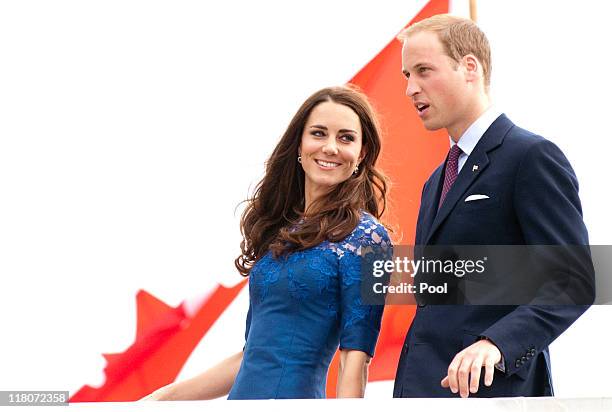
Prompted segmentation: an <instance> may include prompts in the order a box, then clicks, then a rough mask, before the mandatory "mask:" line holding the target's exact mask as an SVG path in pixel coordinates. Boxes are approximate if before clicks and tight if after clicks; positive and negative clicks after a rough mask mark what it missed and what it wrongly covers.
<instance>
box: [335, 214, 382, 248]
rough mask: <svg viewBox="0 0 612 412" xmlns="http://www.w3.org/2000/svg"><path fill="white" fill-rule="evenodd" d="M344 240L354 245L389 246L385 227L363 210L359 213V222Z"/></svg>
mask: <svg viewBox="0 0 612 412" xmlns="http://www.w3.org/2000/svg"><path fill="white" fill-rule="evenodd" d="M345 241H346V242H349V243H351V244H354V245H355V246H376V245H378V246H383V247H385V246H391V240H390V238H389V233H388V232H387V228H386V227H385V226H384V225H383V224H382V223H381V222H379V221H378V219H376V218H375V217H374V216H372V215H371V214H370V213H368V212H366V211H364V210H362V211H361V213H360V216H359V223H357V226H355V229H353V231H352V232H351V234H350V235H349V236H347V238H346V239H345Z"/></svg>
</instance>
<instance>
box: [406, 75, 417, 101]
mask: <svg viewBox="0 0 612 412" xmlns="http://www.w3.org/2000/svg"><path fill="white" fill-rule="evenodd" d="M420 91H421V88H420V87H419V85H418V84H417V82H416V81H415V80H412V79H410V78H409V79H408V85H407V86H406V96H408V97H413V96H414V95H415V94H417V93H419V92H420Z"/></svg>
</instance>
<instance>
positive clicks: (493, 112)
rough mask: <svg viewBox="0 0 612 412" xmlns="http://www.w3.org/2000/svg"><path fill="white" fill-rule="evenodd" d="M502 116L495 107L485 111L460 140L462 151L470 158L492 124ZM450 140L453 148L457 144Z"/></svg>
mask: <svg viewBox="0 0 612 412" xmlns="http://www.w3.org/2000/svg"><path fill="white" fill-rule="evenodd" d="M501 114H502V112H501V111H499V110H498V109H497V108H496V107H495V106H491V107H489V108H488V109H487V110H485V111H484V113H482V114H481V115H480V117H479V118H478V119H476V121H475V122H474V123H472V124H471V125H470V127H468V128H467V130H466V131H465V132H464V133H463V135H461V137H460V138H459V142H458V143H457V144H458V145H459V148H460V149H461V151H463V153H465V154H466V155H468V156H469V155H470V154H471V153H472V151H473V150H474V148H475V147H476V144H478V141H479V140H480V138H481V137H482V136H483V135H484V134H485V132H486V131H487V129H488V128H489V127H490V126H491V124H493V122H494V121H495V119H497V118H498V117H499V116H500V115H501ZM449 140H450V145H451V147H453V146H454V145H455V142H454V141H453V139H451V138H450V136H449Z"/></svg>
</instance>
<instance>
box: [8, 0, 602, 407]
mask: <svg viewBox="0 0 612 412" xmlns="http://www.w3.org/2000/svg"><path fill="white" fill-rule="evenodd" d="M425 3H426V1H423V0H420V1H407V0H404V1H386V2H385V1H381V2H377V3H376V4H375V3H374V2H371V1H355V0H352V1H349V0H334V1H324V0H310V1H308V2H300V3H298V2H275V1H271V0H270V1H261V2H248V1H227V2H200V1H182V2H171V1H147V2H144V1H125V0H122V1H110V0H109V1H104V2H94V1H53V2H48V1H27V0H21V1H1V2H0V280H1V282H2V283H1V286H0V314H1V315H0V316H1V318H0V320H1V321H2V322H1V325H0V327H1V330H2V335H1V339H0V389H2V390H34V389H38V390H70V391H71V392H74V391H76V390H78V389H79V388H80V387H81V385H83V384H86V383H87V384H93V385H97V384H101V383H102V382H103V377H102V369H103V367H104V363H105V362H104V360H103V359H102V357H101V355H100V354H101V353H103V352H104V353H108V352H121V351H123V350H125V349H126V348H127V346H128V345H130V344H131V343H132V342H133V339H134V333H135V294H136V292H137V291H138V290H139V289H145V290H147V291H149V292H151V293H153V294H154V295H156V296H158V297H159V298H161V299H163V300H164V301H165V302H167V303H168V304H170V305H173V306H175V305H177V304H179V303H180V302H181V301H183V300H185V299H187V300H191V301H194V300H197V298H198V297H200V296H201V295H202V294H204V293H206V292H207V291H209V290H210V288H211V287H212V286H213V285H215V284H216V282H224V283H225V284H228V285H231V284H234V283H235V282H237V281H239V280H240V278H239V276H238V275H237V273H236V271H235V270H234V268H233V259H234V258H235V256H236V255H237V253H238V250H239V249H238V243H239V240H240V237H239V231H238V216H239V212H235V207H236V206H237V204H238V203H239V202H240V201H241V200H243V199H244V198H245V197H246V195H247V193H248V192H249V189H250V188H252V186H253V185H254V184H255V183H256V182H257V181H258V179H259V177H260V176H261V173H262V170H263V162H264V161H265V159H266V157H267V156H268V155H269V154H270V153H271V150H272V148H273V147H274V145H275V143H276V141H277V139H278V138H279V136H280V135H281V133H282V132H283V130H284V128H285V127H286V125H287V123H288V121H289V119H290V117H291V116H292V115H293V113H294V112H295V110H297V107H298V106H299V104H300V103H301V102H302V101H303V100H304V99H305V98H306V97H307V96H308V95H310V94H311V93H312V92H313V91H315V90H317V89H319V88H321V87H324V86H328V85H335V84H342V83H344V82H346V81H347V80H349V79H350V78H351V77H352V76H353V75H354V74H355V73H356V72H357V71H358V70H359V69H361V67H363V66H364V65H365V64H366V63H367V62H368V61H369V60H370V59H371V58H373V57H374V56H375V54H376V53H377V52H378V51H379V50H380V49H382V48H383V47H384V46H385V45H386V44H387V42H388V41H389V40H391V39H392V38H394V36H395V35H396V34H397V32H399V30H400V29H401V28H402V27H403V26H404V25H405V24H406V23H408V22H409V21H410V20H411V19H412V18H413V17H414V16H415V14H416V13H417V12H418V10H420V8H421V7H422V6H423V5H424V4H425ZM478 3H479V9H478V12H479V16H478V17H479V24H480V25H481V27H482V28H483V29H484V31H485V32H486V33H487V34H488V36H489V39H490V42H491V44H492V48H493V59H494V61H493V79H492V96H493V99H494V101H495V103H496V104H497V105H498V106H499V107H500V108H501V109H502V110H504V111H505V112H506V113H507V114H508V115H509V117H510V118H511V119H512V120H513V121H514V122H515V123H517V124H519V125H521V126H522V127H524V128H527V129H530V130H532V131H534V132H536V133H539V134H542V135H544V136H546V137H548V138H549V139H550V140H552V141H554V142H555V143H557V144H558V145H559V146H560V147H561V148H562V149H563V150H564V152H565V153H566V155H567V157H568V158H569V160H570V161H571V163H572V165H573V166H574V168H575V171H576V174H577V176H578V179H579V181H580V184H581V197H582V201H583V209H584V218H585V221H586V223H587V226H588V228H589V232H590V237H591V243H592V244H612V233H611V229H612V224H611V223H610V218H609V207H608V202H609V200H610V196H609V194H608V192H609V178H610V172H609V169H608V167H609V164H610V160H609V154H610V153H611V152H612V142H611V141H610V137H611V133H610V131H609V126H608V124H607V122H608V121H609V119H610V113H609V106H610V105H609V99H610V96H612V87H611V85H610V80H609V79H610V74H609V71H610V53H609V45H608V44H606V39H609V38H612V27H611V25H610V22H609V11H610V10H609V6H608V2H606V1H594V0H592V1H580V2H578V1H537V2H534V1H527V0H522V1H516V0H515V1H509V0H508V1H487V0H481V1H479V2H478ZM453 11H454V12H455V13H456V14H462V15H467V0H465V1H461V0H456V1H454V2H453ZM400 69H401V68H400V67H398V70H400ZM406 110H413V108H412V107H411V106H410V105H409V104H408V101H407V104H406ZM407 150H409V148H408V147H407ZM553 207H554V205H551V208H553ZM246 303H247V301H246V296H245V294H244V293H242V294H241V295H240V296H239V298H238V300H237V301H236V302H235V303H234V304H232V306H231V307H230V308H229V309H228V311H227V312H226V313H225V314H224V315H223V316H222V318H221V319H220V321H219V323H218V324H217V327H214V328H213V330H211V332H210V333H209V334H208V335H207V336H206V337H205V338H204V339H203V341H202V342H201V344H200V346H199V347H198V348H197V349H196V351H195V352H194V354H193V356H192V358H191V359H190V361H189V362H188V364H187V365H186V367H185V369H184V370H183V372H182V373H181V378H182V377H185V376H191V375H193V374H195V373H198V372H200V371H201V370H203V368H205V367H207V366H209V365H210V364H212V363H214V362H215V361H217V360H218V359H220V358H222V357H224V356H226V355H229V354H231V353H232V352H235V351H238V350H240V349H241V348H242V344H243V329H244V316H245V313H246ZM610 309H611V308H609V307H594V308H591V309H590V310H589V312H587V314H586V315H585V316H583V317H582V318H581V319H580V320H579V321H578V322H577V323H576V324H575V325H573V326H572V327H571V328H570V330H568V332H567V333H566V334H564V335H563V336H562V337H561V338H559V339H558V340H557V341H556V342H555V343H554V344H553V345H552V349H551V350H552V359H553V375H554V382H555V387H556V391H557V394H558V395H560V396H602V395H607V396H610V395H612V391H611V390H610V386H609V383H607V379H605V378H606V377H607V373H606V372H607V371H609V370H611V369H612V359H611V358H610V356H609V354H608V353H607V350H608V347H609V345H610V342H611V338H612V335H611V333H610V331H609V323H610V318H611V314H612V311H610ZM219 325H223V326H222V327H219ZM369 395H370V396H384V397H390V396H391V392H390V385H389V384H375V385H371V386H370V390H369Z"/></svg>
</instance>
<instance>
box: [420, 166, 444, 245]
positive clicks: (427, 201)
mask: <svg viewBox="0 0 612 412" xmlns="http://www.w3.org/2000/svg"><path fill="white" fill-rule="evenodd" d="M447 157H448V155H447ZM445 164H446V160H445V161H444V163H442V166H439V167H438V168H437V169H436V170H435V171H434V173H433V174H432V175H431V179H430V185H429V190H428V191H427V193H424V196H423V199H422V203H423V204H422V207H421V210H422V211H423V212H422V213H423V215H422V216H421V221H420V222H419V225H418V226H419V228H420V231H419V235H420V236H418V238H417V239H416V240H417V242H416V243H417V244H423V242H422V240H423V237H425V236H427V235H428V234H429V232H430V228H431V225H432V223H433V221H434V219H435V217H436V211H437V210H438V208H437V206H436V205H437V204H438V199H439V198H440V189H441V185H442V176H443V174H444V173H443V170H444V165H445Z"/></svg>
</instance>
